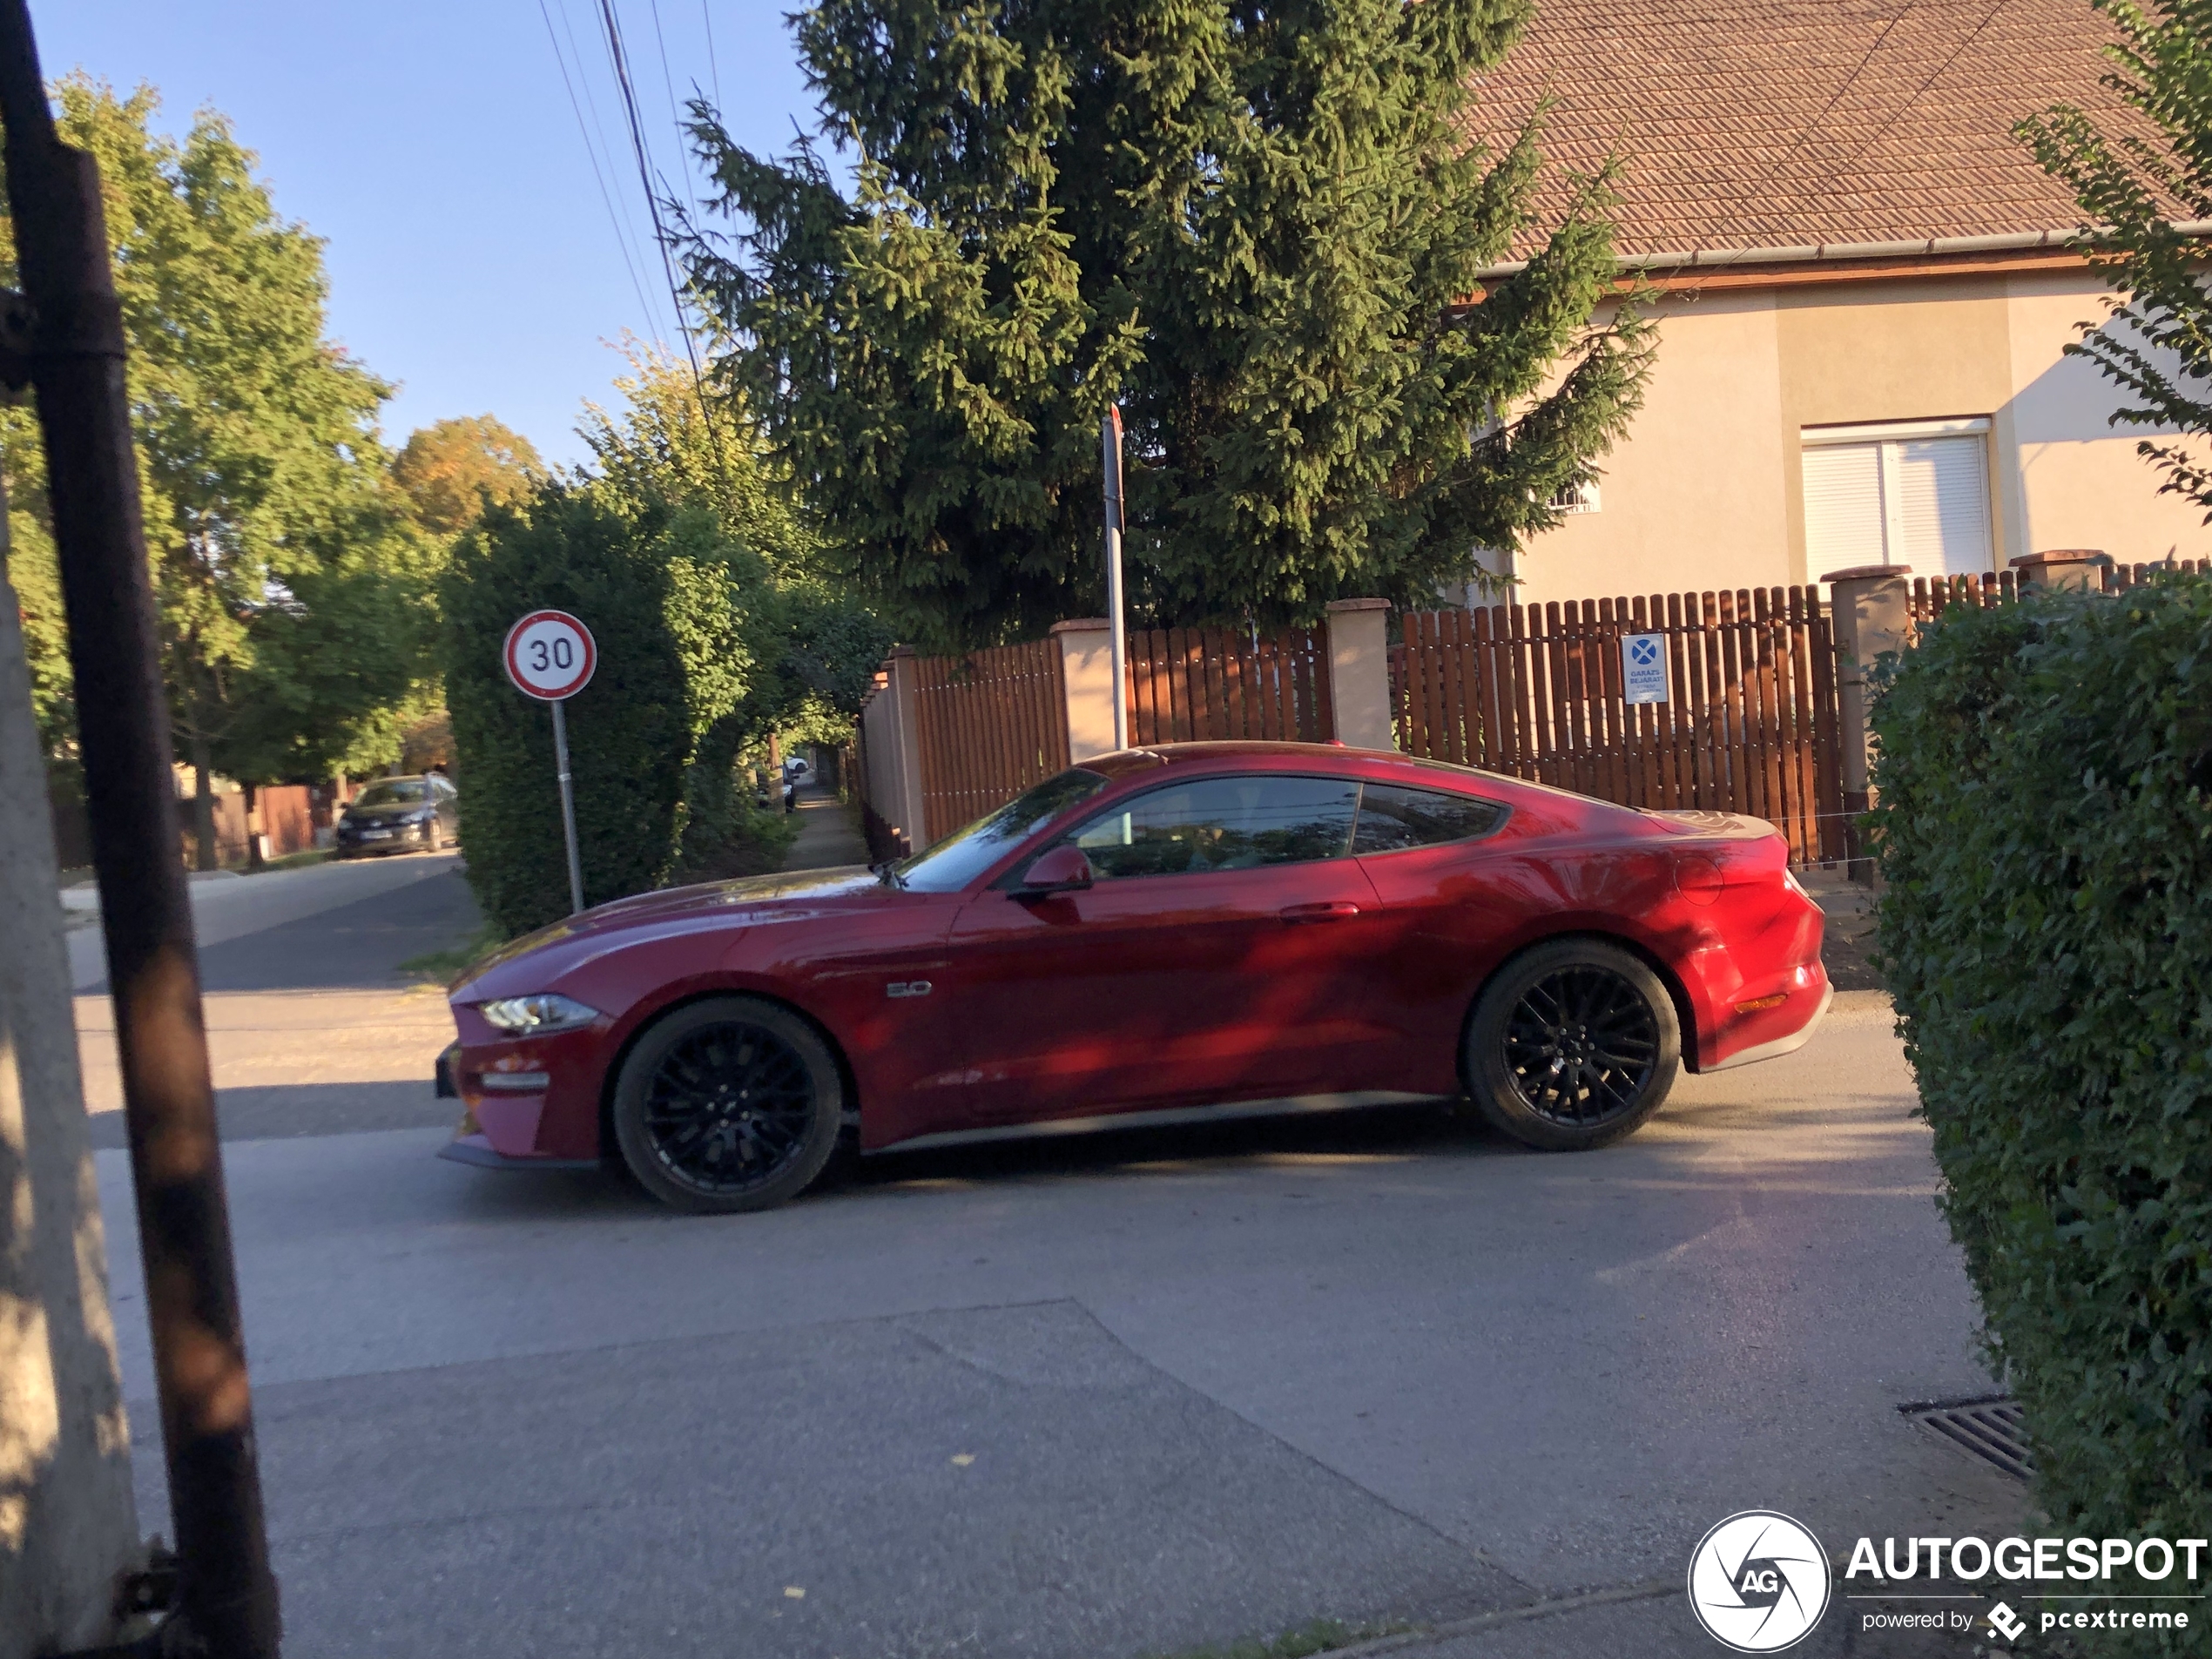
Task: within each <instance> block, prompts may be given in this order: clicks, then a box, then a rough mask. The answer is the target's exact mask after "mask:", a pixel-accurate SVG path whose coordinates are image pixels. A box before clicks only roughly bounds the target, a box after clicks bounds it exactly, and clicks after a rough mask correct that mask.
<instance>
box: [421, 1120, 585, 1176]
mask: <svg viewBox="0 0 2212 1659" xmlns="http://www.w3.org/2000/svg"><path fill="white" fill-rule="evenodd" d="M468 1126H469V1120H468V1119H467V1118H463V1119H462V1130H467V1129H468ZM438 1156H439V1157H442V1158H451V1159H452V1160H453V1161H454V1162H455V1163H468V1164H473V1165H474V1166H475V1168H477V1169H479V1170H596V1169H597V1168H598V1167H599V1160H598V1159H597V1158H551V1157H523V1158H517V1157H508V1155H507V1154H506V1153H504V1152H502V1151H499V1150H496V1148H494V1147H493V1145H492V1143H491V1141H490V1140H489V1137H488V1136H485V1134H484V1133H483V1131H482V1130H477V1131H475V1133H474V1134H469V1133H462V1134H456V1135H455V1136H454V1137H453V1139H451V1140H449V1141H448V1142H447V1143H445V1144H444V1145H443V1146H442V1147H440V1148H439V1149H438Z"/></svg>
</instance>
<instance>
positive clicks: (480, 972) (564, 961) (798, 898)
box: [448, 865, 883, 1002]
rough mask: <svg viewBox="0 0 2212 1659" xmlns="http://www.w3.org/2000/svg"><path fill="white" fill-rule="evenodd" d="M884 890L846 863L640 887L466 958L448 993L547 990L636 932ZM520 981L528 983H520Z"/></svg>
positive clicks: (725, 924)
mask: <svg viewBox="0 0 2212 1659" xmlns="http://www.w3.org/2000/svg"><path fill="white" fill-rule="evenodd" d="M882 891H883V885H882V883H881V882H880V881H879V880H877V879H876V877H875V875H874V873H873V872H872V871H870V870H869V869H868V868H867V866H865V865H848V866H846V867H841V868H839V869H833V870H802V871H795V872H786V873H783V874H780V875H749V876H739V877H738V878H737V879H736V880H730V881H707V882H702V883H700V884H699V885H698V886H697V887H664V888H663V889H662V890H661V891H659V892H658V893H641V894H637V896H636V897H635V898H631V899H617V900H615V901H614V902H613V903H611V904H603V905H600V906H598V907H596V908H594V909H590V910H587V911H585V912H584V913H583V914H582V915H580V916H570V917H568V918H566V919H565V920H563V921H556V922H555V923H553V924H552V925H551V926H550V927H541V928H539V929H538V930H537V931H536V933H534V934H523V936H522V937H521V938H520V939H517V940H515V941H511V942H510V943H508V944H505V945H502V946H501V947H500V948H498V949H497V950H495V951H493V952H492V953H491V954H489V956H485V957H482V958H481V959H480V960H478V961H475V963H473V964H471V965H470V967H469V969H468V970H467V972H466V973H464V974H462V976H461V978H459V979H457V980H455V981H454V983H453V986H452V988H451V989H450V991H449V992H448V995H449V996H450V997H451V998H452V1000H453V1001H456V1002H466V1001H481V1000H482V999H484V998H487V997H494V996H514V995H525V994H526V993H527V991H530V990H542V989H544V988H547V987H548V986H550V984H551V983H552V982H553V981H554V979H555V978H556V977H557V976H558V975H559V974H563V973H567V972H570V970H572V969H574V968H577V967H580V966H581V965H583V963H584V962H587V961H590V960H591V959H592V958H593V957H594V956H597V955H598V954H600V953H601V952H603V951H604V950H606V949H608V948H611V947H613V946H617V945H621V944H628V943H630V942H631V941H634V940H636V939H637V938H638V937H639V936H640V935H667V934H677V933H689V932H691V931H692V930H694V929H696V928H700V927H713V928H718V929H724V928H732V927H749V926H752V925H755V924H758V923H762V922H786V921H800V920H803V919H804V918H806V917H807V916H809V915H813V914H817V913H818V912H819V911H820V910H821V909H822V908H824V907H828V906H834V907H838V908H840V909H841V908H844V907H845V906H846V904H847V903H849V902H850V901H852V900H857V899H860V898H861V897H863V896H865V895H869V894H880V893H881V892H882ZM525 963H527V965H528V966H527V969H526V971H524V972H523V973H520V974H518V973H517V972H516V969H518V968H523V965H524V964H525ZM523 979H528V980H529V985H528V986H527V987H526V988H523V989H518V988H517V987H518V986H521V985H522V981H523ZM510 981H511V982H510Z"/></svg>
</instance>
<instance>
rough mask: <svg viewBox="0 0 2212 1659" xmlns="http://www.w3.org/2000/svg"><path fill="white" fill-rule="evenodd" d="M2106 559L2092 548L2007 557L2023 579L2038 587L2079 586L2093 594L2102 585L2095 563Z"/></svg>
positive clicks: (2097, 564) (2057, 549) (2055, 549)
mask: <svg viewBox="0 0 2212 1659" xmlns="http://www.w3.org/2000/svg"><path fill="white" fill-rule="evenodd" d="M2008 563H2010V564H2011V565H2012V567H2013V570H2015V571H2016V572H2018V573H2019V576H2020V580H2021V581H2022V582H2033V583H2034V584H2035V585H2036V586H2037V587H2039V588H2080V589H2084V590H2087V591H2089V592H2092V593H2094V592H2096V591H2098V590H2100V589H2101V587H2102V586H2103V581H2102V577H2101V573H2100V572H2099V570H2098V568H2097V567H2098V566H2099V565H2101V564H2103V563H2107V560H2106V558H2105V556H2104V555H2103V553H2101V551H2099V550H2097V549H2095V548H2094V547H2064V548H2054V549H2053V550H2050V551H2049V552H2047V553H2023V554H2021V555H2020V556H2019V557H2018V558H2015V559H2012V560H2009V561H2008Z"/></svg>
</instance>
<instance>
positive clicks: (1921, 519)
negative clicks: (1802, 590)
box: [1802, 421, 1993, 577]
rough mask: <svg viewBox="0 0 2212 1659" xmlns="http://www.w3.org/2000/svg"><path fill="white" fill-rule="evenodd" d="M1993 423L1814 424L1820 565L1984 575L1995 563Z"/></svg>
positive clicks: (1815, 563)
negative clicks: (1991, 481) (1991, 482)
mask: <svg viewBox="0 0 2212 1659" xmlns="http://www.w3.org/2000/svg"><path fill="white" fill-rule="evenodd" d="M1987 425H1988V423H1987V422H1986V421H1942V422H1931V423H1929V424H1928V425H1926V426H1913V427H1897V428H1887V429H1886V432H1885V428H1879V427H1871V428H1870V427H1840V428H1839V427H1827V428H1820V427H1808V428H1805V430H1804V433H1803V434H1802V438H1803V441H1804V487H1805V489H1804V500H1805V558H1806V563H1807V567H1808V569H1809V570H1811V573H1812V574H1813V575H1814V576H1816V577H1817V576H1819V575H1820V574H1822V573H1823V572H1824V571H1828V570H1844V569H1845V568H1847V567H1849V566H1852V565H1859V564H1904V565H1910V566H1911V567H1912V570H1913V571H1914V572H1915V573H1916V574H1919V575H1921V576H1979V575H1980V574H1981V573H1982V572H1983V571H1985V570H1990V569H1991V568H1993V566H1992V562H1991V544H1990V524H1989V459H1988V451H1987V448H1986V445H1987V442H1988V438H1987V435H1986V427H1987ZM1956 428H1967V429H1966V430H1958V429H1956ZM1887 433H1894V434H1895V435H1894V436H1892V435H1887Z"/></svg>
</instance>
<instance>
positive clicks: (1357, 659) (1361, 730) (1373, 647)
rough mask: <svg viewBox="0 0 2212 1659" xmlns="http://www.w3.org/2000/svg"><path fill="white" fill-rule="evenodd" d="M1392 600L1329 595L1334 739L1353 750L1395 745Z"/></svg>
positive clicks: (1327, 617)
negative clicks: (1391, 681) (1392, 699)
mask: <svg viewBox="0 0 2212 1659" xmlns="http://www.w3.org/2000/svg"><path fill="white" fill-rule="evenodd" d="M1389 612H1390V601H1389V600H1387V599H1336V600H1332V601H1331V602H1330V604H1329V606H1328V610H1327V611H1326V613H1325V614H1326V621H1327V625H1328V631H1329V700H1330V702H1331V704H1332V705H1333V706H1332V710H1331V712H1332V715H1333V716H1334V718H1335V720H1336V737H1337V740H1338V741H1339V742H1340V743H1342V744H1344V745H1345V746H1346V747H1347V748H1352V749H1395V748H1396V747H1397V746H1398V729H1397V723H1396V722H1395V721H1393V719H1392V718H1390V621H1389Z"/></svg>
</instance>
